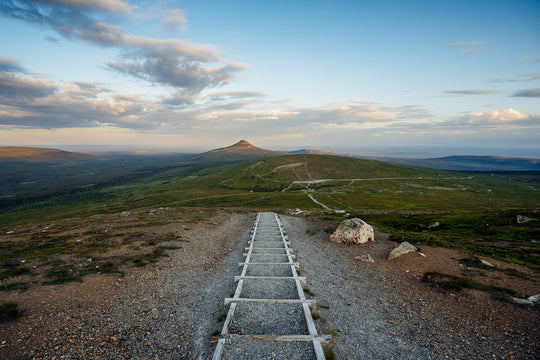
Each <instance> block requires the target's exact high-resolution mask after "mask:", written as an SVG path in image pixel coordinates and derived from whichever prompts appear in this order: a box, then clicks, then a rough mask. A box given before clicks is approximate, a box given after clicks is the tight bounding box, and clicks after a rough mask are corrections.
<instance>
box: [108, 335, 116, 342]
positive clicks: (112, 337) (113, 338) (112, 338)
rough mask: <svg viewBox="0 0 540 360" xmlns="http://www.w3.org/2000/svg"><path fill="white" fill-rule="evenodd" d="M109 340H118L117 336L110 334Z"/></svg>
mask: <svg viewBox="0 0 540 360" xmlns="http://www.w3.org/2000/svg"><path fill="white" fill-rule="evenodd" d="M109 340H110V341H111V342H117V341H118V338H117V337H116V336H111V337H110V338H109Z"/></svg>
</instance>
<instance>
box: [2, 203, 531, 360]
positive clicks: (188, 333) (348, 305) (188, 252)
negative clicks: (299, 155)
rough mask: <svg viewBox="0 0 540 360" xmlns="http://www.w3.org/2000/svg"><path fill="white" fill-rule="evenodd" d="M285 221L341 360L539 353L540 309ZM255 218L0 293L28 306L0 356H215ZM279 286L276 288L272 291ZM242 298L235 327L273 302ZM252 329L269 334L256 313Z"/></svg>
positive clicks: (233, 219)
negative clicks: (157, 254) (112, 266)
mask: <svg viewBox="0 0 540 360" xmlns="http://www.w3.org/2000/svg"><path fill="white" fill-rule="evenodd" d="M280 218H281V221H282V223H283V225H284V228H285V230H286V231H287V235H288V237H289V239H290V242H291V245H292V248H294V249H295V254H296V255H297V257H298V259H297V260H296V261H298V262H299V263H300V271H301V274H300V275H301V276H305V277H306V278H307V286H306V288H309V290H308V291H306V293H308V294H306V297H308V298H310V297H311V298H313V299H315V300H316V301H317V309H316V312H318V313H319V314H320V315H321V317H320V319H318V320H316V321H315V323H316V327H317V331H318V333H319V334H323V335H324V334H332V335H333V336H334V337H333V341H332V349H333V351H334V353H335V356H336V359H538V358H540V335H539V334H540V329H539V324H540V316H539V311H538V309H537V308H530V307H519V306H516V305H512V304H508V303H503V302H501V301H498V300H492V299H490V298H489V296H487V295H485V294H484V293H479V292H474V291H463V292H462V293H460V294H458V295H455V294H452V293H448V292H441V291H437V290H434V289H433V288H431V287H429V285H427V284H424V283H421V282H420V281H419V280H418V278H415V277H414V276H412V275H410V273H408V271H409V270H408V269H411V273H413V272H414V268H413V267H410V266H414V265H410V264H409V263H407V262H406V259H404V260H403V261H401V260H400V261H401V262H393V263H389V262H386V260H384V259H383V257H384V256H387V252H389V249H388V250H385V248H384V247H385V246H386V245H387V244H386V243H384V241H380V240H379V242H378V243H377V244H378V245H377V246H378V247H379V248H378V249H379V250H380V249H383V248H384V249H383V252H384V251H387V252H386V253H384V254H382V255H380V254H377V253H373V252H372V253H371V254H372V255H373V256H374V257H375V261H376V262H375V264H372V263H365V262H360V261H357V260H354V255H360V254H361V253H362V251H366V250H364V249H371V250H370V251H375V250H374V249H375V247H374V245H367V246H361V247H347V246H344V245H341V244H335V243H331V242H330V241H329V235H328V234H327V233H325V232H324V231H322V230H323V229H324V227H325V226H326V225H325V224H323V223H321V222H320V221H319V220H309V219H305V218H301V217H290V216H281V217H280ZM254 220H255V215H254V214H230V213H222V214H217V215H216V216H214V217H213V218H211V219H208V220H207V221H206V222H205V223H198V224H193V225H189V227H191V228H192V229H185V230H182V228H183V227H182V225H178V229H176V230H178V231H182V235H183V237H184V238H185V239H186V240H189V242H186V243H183V244H182V247H183V249H181V250H176V251H171V252H170V255H171V257H170V258H164V259H161V260H160V261H159V262H158V263H156V264H154V265H148V266H146V267H144V268H130V269H129V270H128V271H126V276H124V277H120V276H118V275H115V274H109V275H97V274H96V275H88V276H85V277H84V282H83V283H69V284H65V285H58V286H33V287H31V289H30V290H28V291H26V292H18V291H13V292H9V293H3V294H2V295H3V300H4V301H16V302H18V303H19V307H20V308H21V310H22V312H23V314H22V316H21V317H20V318H19V319H18V320H16V321H13V322H8V323H4V324H0V359H8V360H11V359H13V360H15V359H17V360H19V359H51V360H52V359H88V358H92V359H152V360H155V359H162V360H163V359H201V360H202V359H211V358H212V355H213V353H214V347H215V345H216V343H217V336H215V335H217V334H219V332H220V331H221V329H222V327H223V320H224V319H223V317H224V316H223V315H224V314H226V310H227V309H226V308H225V306H224V303H223V299H224V298H227V297H231V296H232V295H233V294H234V291H235V287H236V283H235V282H234V276H237V275H240V271H239V268H238V263H240V262H242V261H244V258H243V256H242V254H243V252H244V248H245V247H246V244H247V242H248V240H249V237H250V236H249V230H250V228H251V226H252V224H253V222H254ZM172 230H174V231H176V230H175V229H172ZM172 230H171V231H172ZM306 230H310V231H306ZM168 231H169V230H168ZM314 231H315V234H314V235H312V234H313V232H314ZM274 235H275V234H273V236H274ZM378 236H380V235H377V234H376V238H377V237H378ZM274 244H275V243H266V245H265V246H266V247H273V248H275V249H276V250H273V251H275V252H276V253H278V252H279V251H280V250H278V247H275V246H270V245H274ZM381 244H383V246H381ZM388 246H391V245H388ZM427 250H429V251H432V252H433V254H435V252H434V251H435V250H436V249H432V250H430V249H426V254H428V257H427V258H426V261H432V260H433V259H435V255H431V257H430V255H429V252H428V251H427ZM273 251H272V253H273ZM437 251H438V250H437ZM449 251H450V250H448V249H445V250H444V252H449ZM440 253H441V254H442V250H441V252H440ZM385 254H386V255H385ZM406 264H407V265H406ZM405 265H406V266H407V267H405ZM268 274H271V275H273V276H292V272H291V269H290V268H288V267H283V266H277V265H252V266H250V267H249V269H248V272H247V274H246V275H255V276H260V275H268ZM279 281H284V280H279ZM246 284H247V282H246ZM261 284H262V285H261V286H260V287H258V286H254V287H251V286H249V285H246V287H245V289H244V291H246V293H245V294H246V295H247V296H249V297H252V296H253V297H259V296H265V297H266V296H269V294H271V293H272V294H274V295H273V296H274V297H275V298H279V297H289V296H290V295H291V293H292V292H293V289H294V286H291V285H290V284H285V283H284V284H282V285H281V286H280V285H279V284H276V283H275V282H274V281H272V280H265V281H264V283H261ZM278 286H279V287H280V289H281V290H280V291H281V292H279V293H278V292H274V291H273V290H272V289H273V288H276V287H278ZM309 294H312V296H311V295H309ZM244 305H247V306H245V307H242V309H240V308H239V313H238V314H240V316H239V317H238V318H236V322H235V323H234V324H233V325H232V328H233V329H234V328H235V327H236V328H237V329H239V330H238V331H244V330H243V329H247V327H245V325H246V324H240V322H241V321H244V320H246V319H248V317H247V316H248V315H249V316H252V315H255V319H256V316H257V314H260V313H261V312H266V311H268V312H270V313H274V309H273V307H274V306H275V304H244ZM293 305H294V304H293ZM293 305H287V306H285V307H282V309H283V308H286V309H287V310H286V311H288V312H290V315H291V317H292V318H295V316H296V315H295V314H300V310H301V306H300V307H296V306H293ZM258 307H259V308H258ZM261 308H264V309H261ZM248 321H249V320H248ZM261 321H262V319H261ZM272 321H274V322H273V323H269V325H268V329H272V328H273V329H275V331H276V333H287V332H288V331H285V330H283V329H299V327H300V326H303V325H302V324H301V322H300V320H298V321H297V320H292V321H291V322H290V323H286V324H285V323H283V322H282V320H281V319H278V318H276V319H275V320H272ZM249 326H252V330H253V331H255V332H259V333H263V331H267V330H266V328H264V327H262V326H261V324H260V322H259V321H255V322H254V323H250V324H249ZM302 330H303V331H304V329H303V328H302ZM239 341H240V342H242V343H244V345H242V346H241V347H232V348H230V349H229V352H228V353H227V357H226V358H229V359H246V358H254V359H313V358H314V353H313V346H312V345H311V344H310V343H306V342H298V341H294V342H263V341H260V340H258V339H252V338H242V339H240V340H239ZM276 344H277V345H276ZM243 349H249V350H248V351H245V350H243Z"/></svg>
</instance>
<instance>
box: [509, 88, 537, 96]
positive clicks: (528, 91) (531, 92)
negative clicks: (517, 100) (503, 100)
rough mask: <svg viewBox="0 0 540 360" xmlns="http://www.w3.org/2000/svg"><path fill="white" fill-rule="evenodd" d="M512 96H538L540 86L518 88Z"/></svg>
mask: <svg viewBox="0 0 540 360" xmlns="http://www.w3.org/2000/svg"><path fill="white" fill-rule="evenodd" d="M512 96H514V97H540V88H534V89H525V90H519V91H517V92H515V93H514V95H512Z"/></svg>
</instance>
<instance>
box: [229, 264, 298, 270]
mask: <svg viewBox="0 0 540 360" xmlns="http://www.w3.org/2000/svg"><path fill="white" fill-rule="evenodd" d="M244 265H294V267H295V268H297V269H298V268H299V267H300V264H298V263H297V262H293V263H290V262H286V263H259V262H241V263H238V267H242V266H244Z"/></svg>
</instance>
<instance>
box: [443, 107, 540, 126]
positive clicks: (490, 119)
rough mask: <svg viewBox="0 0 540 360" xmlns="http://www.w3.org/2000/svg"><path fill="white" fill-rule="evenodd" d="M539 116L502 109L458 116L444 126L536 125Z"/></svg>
mask: <svg viewBox="0 0 540 360" xmlns="http://www.w3.org/2000/svg"><path fill="white" fill-rule="evenodd" d="M539 119H540V114H529V115H527V114H523V113H521V112H519V111H517V110H514V109H511V108H510V109H504V110H501V111H496V110H493V111H488V112H476V113H469V114H464V115H460V116H456V117H453V118H451V119H449V120H448V121H447V122H445V123H443V124H446V125H459V126H464V125H467V126H475V127H477V128H478V127H481V126H492V125H511V124H514V125H520V126H524V125H530V126H533V125H534V126H536V125H538V120H539Z"/></svg>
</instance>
